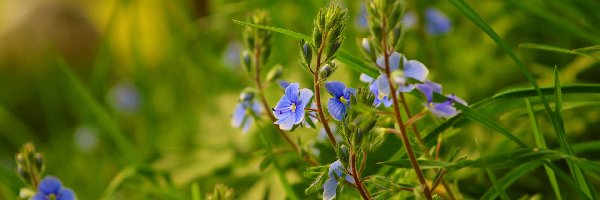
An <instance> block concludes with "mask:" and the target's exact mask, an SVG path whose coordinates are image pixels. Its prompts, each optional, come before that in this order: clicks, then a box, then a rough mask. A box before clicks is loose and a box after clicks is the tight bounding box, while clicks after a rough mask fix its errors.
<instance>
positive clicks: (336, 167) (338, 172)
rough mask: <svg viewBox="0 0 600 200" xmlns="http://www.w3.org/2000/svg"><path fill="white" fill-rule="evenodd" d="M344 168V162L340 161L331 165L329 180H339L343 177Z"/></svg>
mask: <svg viewBox="0 0 600 200" xmlns="http://www.w3.org/2000/svg"><path fill="white" fill-rule="evenodd" d="M343 169H344V166H343V165H342V161H340V160H339V159H338V160H336V161H335V162H333V163H331V164H330V165H329V173H328V175H329V178H339V177H342V173H344V172H343ZM334 173H335V175H334ZM334 176H335V177H334Z"/></svg>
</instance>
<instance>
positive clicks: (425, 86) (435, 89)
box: [416, 81, 442, 102]
mask: <svg viewBox="0 0 600 200" xmlns="http://www.w3.org/2000/svg"><path fill="white" fill-rule="evenodd" d="M416 87H417V89H418V90H419V91H421V92H422V93H423V94H424V95H425V97H426V98H427V102H432V101H433V93H441V92H442V86H441V85H440V84H437V83H434V82H431V81H425V83H422V84H417V85H416Z"/></svg>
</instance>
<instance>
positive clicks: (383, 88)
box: [375, 74, 390, 96]
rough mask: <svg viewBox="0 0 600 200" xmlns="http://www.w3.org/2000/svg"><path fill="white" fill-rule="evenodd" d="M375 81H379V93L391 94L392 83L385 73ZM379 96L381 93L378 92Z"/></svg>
mask: <svg viewBox="0 0 600 200" xmlns="http://www.w3.org/2000/svg"><path fill="white" fill-rule="evenodd" d="M375 83H377V91H378V92H379V93H381V94H384V95H385V96H387V95H389V94H390V83H389V82H388V78H387V76H386V75H385V74H382V75H379V77H377V80H375ZM377 96H379V94H377Z"/></svg>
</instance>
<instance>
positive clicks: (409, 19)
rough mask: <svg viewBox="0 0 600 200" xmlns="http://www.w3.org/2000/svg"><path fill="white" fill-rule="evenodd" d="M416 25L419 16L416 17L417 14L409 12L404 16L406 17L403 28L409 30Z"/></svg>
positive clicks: (403, 18)
mask: <svg viewBox="0 0 600 200" xmlns="http://www.w3.org/2000/svg"><path fill="white" fill-rule="evenodd" d="M416 24H417V16H416V15H415V12H413V11H408V12H406V14H404V17H402V28H404V29H406V30H408V29H411V28H413V27H414V26H415V25H416Z"/></svg>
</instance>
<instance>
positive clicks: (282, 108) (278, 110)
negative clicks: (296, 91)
mask: <svg viewBox="0 0 600 200" xmlns="http://www.w3.org/2000/svg"><path fill="white" fill-rule="evenodd" d="M290 106H292V102H290V100H289V99H288V98H287V97H286V96H282V97H281V99H280V100H279V102H277V105H275V108H274V109H273V114H274V115H275V118H277V119H282V118H284V117H285V116H287V114H286V113H289V112H291V108H290Z"/></svg>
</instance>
